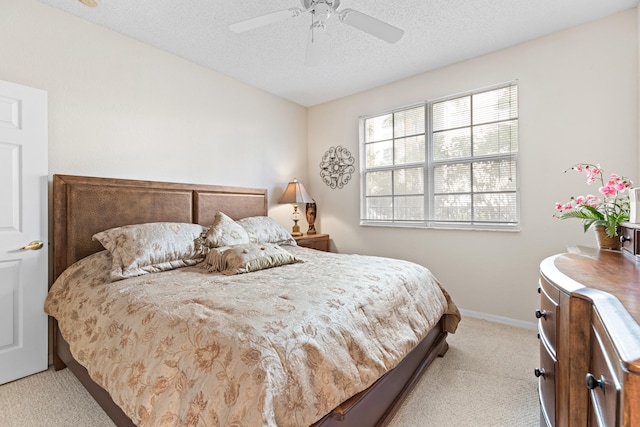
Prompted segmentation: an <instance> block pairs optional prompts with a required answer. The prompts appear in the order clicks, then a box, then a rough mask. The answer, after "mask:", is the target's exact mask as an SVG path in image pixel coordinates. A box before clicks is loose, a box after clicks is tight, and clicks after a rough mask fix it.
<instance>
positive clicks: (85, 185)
mask: <svg viewBox="0 0 640 427" xmlns="http://www.w3.org/2000/svg"><path fill="white" fill-rule="evenodd" d="M267 210H268V200H267V190H266V189H260V188H242V187H228V186H218V185H203V184H178V183H170V182H154V181H137V180H129V179H112V178H95V177H86V176H72V175H54V176H53V278H54V280H55V279H56V278H57V277H58V276H59V275H60V273H62V272H63V271H64V270H65V269H66V268H67V267H68V266H70V265H71V264H73V263H74V262H76V261H78V260H80V259H82V258H84V257H86V256H88V255H91V254H93V253H95V252H99V251H101V250H103V249H104V248H103V247H102V245H101V244H100V243H98V242H94V241H93V240H92V239H91V237H92V236H93V235H94V234H95V233H98V232H100V231H104V230H107V229H109V228H113V227H120V226H123V225H129V224H143V223H146V222H165V221H166V222H189V223H194V224H201V225H205V226H209V225H211V223H212V222H213V219H214V217H215V215H216V213H218V212H219V211H221V212H224V213H225V214H227V215H229V216H230V217H231V218H233V219H240V218H245V217H248V216H257V215H267Z"/></svg>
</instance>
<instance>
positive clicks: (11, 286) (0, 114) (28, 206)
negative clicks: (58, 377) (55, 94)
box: [0, 80, 48, 384]
mask: <svg viewBox="0 0 640 427" xmlns="http://www.w3.org/2000/svg"><path fill="white" fill-rule="evenodd" d="M47 150H48V142H47V93H46V92H45V91H42V90H39V89H33V88H29V87H26V86H21V85H17V84H14V83H9V82H4V81H2V80H0V384H4V383H6V382H9V381H13V380H15V379H18V378H22V377H24V376H27V375H30V374H33V373H36V372H40V371H43V370H45V369H47V364H48V355H47V351H48V343H47V341H48V339H47V338H48V333H47V330H48V326H47V325H48V321H47V315H46V314H45V312H44V310H43V306H44V300H45V298H46V295H47V289H48V286H47V282H48V280H47V278H48V268H47V265H48V255H47V254H48V244H47V240H48V231H47V230H48V226H47V225H48V224H47V210H48V209H47V206H48V204H47V201H48V200H47V199H48V198H47V189H48V184H47V180H48V156H47ZM32 242H33V243H32ZM42 242H44V243H42ZM40 246H42V247H40ZM39 247H40V248H39Z"/></svg>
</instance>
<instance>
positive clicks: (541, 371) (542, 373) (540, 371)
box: [533, 368, 544, 378]
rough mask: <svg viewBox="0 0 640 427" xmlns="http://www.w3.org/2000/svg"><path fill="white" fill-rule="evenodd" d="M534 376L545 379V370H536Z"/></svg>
mask: <svg viewBox="0 0 640 427" xmlns="http://www.w3.org/2000/svg"><path fill="white" fill-rule="evenodd" d="M533 375H535V376H536V378H540V377H542V378H544V369H539V368H536V369H534V370H533Z"/></svg>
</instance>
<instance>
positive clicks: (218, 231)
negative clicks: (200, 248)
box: [201, 212, 249, 248]
mask: <svg viewBox="0 0 640 427" xmlns="http://www.w3.org/2000/svg"><path fill="white" fill-rule="evenodd" d="M201 242H202V244H203V245H204V246H206V247H208V248H217V247H218V246H232V245H240V244H243V243H249V235H248V234H247V232H246V230H245V229H244V228H243V227H242V226H241V225H239V224H238V223H236V222H235V221H234V220H233V219H231V218H229V217H228V216H227V215H225V214H224V213H222V212H218V213H217V214H216V216H215V218H214V220H213V224H212V225H211V227H209V230H207V232H206V233H203V235H202V239H201Z"/></svg>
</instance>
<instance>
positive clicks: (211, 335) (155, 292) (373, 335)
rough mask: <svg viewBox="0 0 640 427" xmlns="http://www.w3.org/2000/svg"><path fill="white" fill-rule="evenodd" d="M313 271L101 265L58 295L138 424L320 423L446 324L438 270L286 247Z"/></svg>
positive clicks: (82, 343) (96, 260) (69, 275)
mask: <svg viewBox="0 0 640 427" xmlns="http://www.w3.org/2000/svg"><path fill="white" fill-rule="evenodd" d="M284 247H285V248H286V249H287V250H289V251H291V252H292V253H294V254H295V255H296V256H297V257H298V258H300V259H302V260H303V261H304V262H303V263H297V264H291V265H286V266H281V267H276V268H270V269H266V270H262V271H257V272H252V273H247V274H239V275H235V276H225V275H222V274H219V273H209V272H207V271H206V270H205V269H203V268H200V266H199V265H197V266H193V267H184V268H180V269H176V270H172V271H167V272H162V273H154V274H148V275H145V276H140V277H134V278H129V279H125V280H120V281H117V282H113V283H111V282H110V279H109V271H110V266H111V256H110V254H109V253H108V252H107V251H103V252H100V253H97V254H94V255H91V256H89V257H87V258H85V259H83V260H81V261H79V262H78V263H76V264H74V265H73V266H71V267H70V268H68V269H67V270H66V271H65V272H64V273H63V274H62V275H61V276H60V278H59V279H58V280H57V281H56V283H55V284H54V285H53V287H52V288H51V290H50V292H49V295H48V297H47V300H46V303H45V310H46V312H47V313H49V314H50V315H51V316H53V317H55V318H56V319H57V320H58V322H59V326H60V329H61V332H62V335H63V337H64V338H65V339H66V340H67V341H68V342H69V344H70V347H71V352H72V354H73V355H74V357H75V358H76V359H77V360H78V361H79V362H80V363H81V364H82V365H84V366H85V367H86V368H87V369H88V371H89V373H90V375H91V377H92V378H93V379H94V381H96V382H97V383H98V384H100V385H101V386H102V387H103V388H105V389H106V390H107V391H108V392H109V393H110V394H111V397H112V398H113V400H114V401H115V402H116V403H117V404H118V405H119V406H120V407H121V408H122V409H123V410H124V412H125V413H126V414H127V415H128V416H129V417H130V418H131V419H132V420H133V422H134V423H135V424H136V425H139V426H174V425H181V426H237V427H239V426H263V425H264V426H276V425H277V426H308V425H310V424H312V423H314V422H316V421H317V420H319V419H320V418H322V417H323V416H324V415H325V414H327V413H328V412H330V411H331V410H332V409H333V408H334V407H336V406H337V405H339V404H340V403H341V402H343V401H345V400H347V399H348V398H349V397H351V396H353V395H354V394H356V393H359V392H360V391H362V390H364V389H366V388H367V387H369V386H370V385H371V384H373V383H374V382H375V381H376V380H377V379H378V378H379V377H380V376H382V375H383V374H384V373H385V372H387V371H388V370H389V369H391V368H393V367H394V366H396V364H397V363H398V362H399V361H400V360H401V359H402V358H403V357H404V356H405V355H406V354H407V353H408V352H409V351H410V350H411V349H412V348H413V347H414V346H415V345H416V344H417V343H418V341H420V340H421V339H422V338H423V337H424V336H425V335H426V334H427V333H428V332H429V330H430V329H431V328H432V327H433V326H434V325H435V324H436V323H437V321H438V319H439V318H440V316H441V315H442V314H447V317H448V318H447V323H446V324H447V329H448V330H449V332H454V331H455V328H456V325H457V322H458V321H459V313H458V310H457V308H456V306H455V304H454V303H453V302H452V301H451V299H450V298H449V296H448V295H447V293H446V292H445V291H444V290H442V289H441V287H440V285H439V284H438V282H437V281H436V279H435V278H434V277H433V276H432V274H431V273H430V271H429V270H427V269H426V268H424V267H421V266H419V265H417V264H413V263H410V262H406V261H400V260H394V259H388V258H378V257H370V256H360V255H345V254H333V253H326V252H320V251H314V250H311V249H306V248H299V247H289V246H284Z"/></svg>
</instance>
